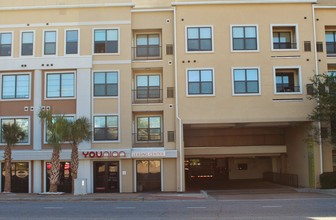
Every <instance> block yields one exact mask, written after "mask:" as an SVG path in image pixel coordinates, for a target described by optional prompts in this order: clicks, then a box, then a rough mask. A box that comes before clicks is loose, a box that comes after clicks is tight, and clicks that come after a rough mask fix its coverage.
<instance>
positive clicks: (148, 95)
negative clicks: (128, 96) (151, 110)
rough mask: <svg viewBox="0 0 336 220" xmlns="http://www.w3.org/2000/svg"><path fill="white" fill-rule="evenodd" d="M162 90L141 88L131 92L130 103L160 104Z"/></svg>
mask: <svg viewBox="0 0 336 220" xmlns="http://www.w3.org/2000/svg"><path fill="white" fill-rule="evenodd" d="M162 101H163V96H162V89H156V88H150V87H147V88H141V89H135V90H132V103H133V104H141V103H162Z"/></svg>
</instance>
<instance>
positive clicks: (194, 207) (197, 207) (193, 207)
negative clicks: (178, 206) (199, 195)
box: [187, 206, 206, 209]
mask: <svg viewBox="0 0 336 220" xmlns="http://www.w3.org/2000/svg"><path fill="white" fill-rule="evenodd" d="M187 209H206V207H204V206H191V207H187Z"/></svg>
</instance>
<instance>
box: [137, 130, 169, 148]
mask: <svg viewBox="0 0 336 220" xmlns="http://www.w3.org/2000/svg"><path fill="white" fill-rule="evenodd" d="M163 134H164V133H163V132H161V133H148V134H140V133H133V134H132V137H133V138H132V139H133V147H163V143H164V142H163V137H164V135H163Z"/></svg>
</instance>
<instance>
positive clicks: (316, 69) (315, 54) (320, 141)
mask: <svg viewBox="0 0 336 220" xmlns="http://www.w3.org/2000/svg"><path fill="white" fill-rule="evenodd" d="M312 12H313V31H314V58H315V76H318V74H319V69H318V60H317V48H316V24H315V22H316V18H315V5H314V4H312ZM319 104H320V102H319V99H318V100H317V105H319ZM317 124H318V125H317V126H318V130H319V133H320V135H319V145H320V146H319V148H320V174H322V173H323V150H322V137H321V121H319V122H318V123H317Z"/></svg>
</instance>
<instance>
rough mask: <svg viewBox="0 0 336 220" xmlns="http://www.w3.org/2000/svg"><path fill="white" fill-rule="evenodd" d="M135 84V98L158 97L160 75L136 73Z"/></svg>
mask: <svg viewBox="0 0 336 220" xmlns="http://www.w3.org/2000/svg"><path fill="white" fill-rule="evenodd" d="M136 86H137V90H136V98H137V99H155V98H156V99H157V98H160V93H161V91H160V75H138V76H136Z"/></svg>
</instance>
